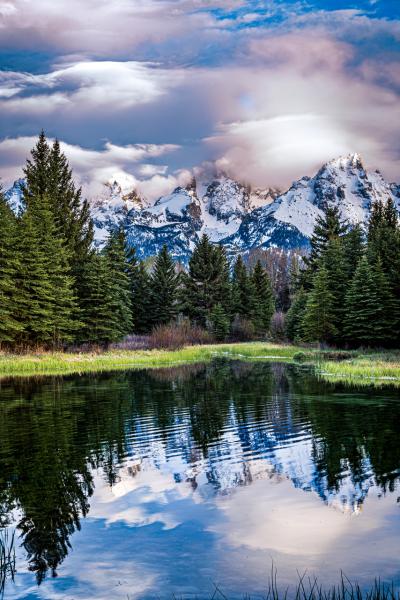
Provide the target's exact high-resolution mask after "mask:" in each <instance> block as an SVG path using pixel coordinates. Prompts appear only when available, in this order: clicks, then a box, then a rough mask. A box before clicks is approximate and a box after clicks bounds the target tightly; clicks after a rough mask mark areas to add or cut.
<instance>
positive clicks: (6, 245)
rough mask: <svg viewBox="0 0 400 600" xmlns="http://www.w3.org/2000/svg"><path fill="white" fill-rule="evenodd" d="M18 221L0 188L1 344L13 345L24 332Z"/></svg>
mask: <svg viewBox="0 0 400 600" xmlns="http://www.w3.org/2000/svg"><path fill="white" fill-rule="evenodd" d="M18 235H19V232H18V231H17V220H16V218H15V216H14V214H13V212H12V210H11V209H10V208H9V206H8V205H7V203H6V201H5V199H4V196H3V194H2V191H1V189H0V345H1V344H4V343H8V344H10V343H13V342H15V340H16V337H17V335H18V334H19V333H20V332H21V331H22V329H23V324H22V323H21V321H20V320H18V305H19V303H20V297H19V295H20V292H19V287H18V285H17V283H18V274H19V273H20V269H21V264H20V254H19V252H18V249H17V240H18Z"/></svg>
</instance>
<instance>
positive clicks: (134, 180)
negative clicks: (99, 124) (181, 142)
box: [0, 137, 188, 200]
mask: <svg viewBox="0 0 400 600" xmlns="http://www.w3.org/2000/svg"><path fill="white" fill-rule="evenodd" d="M35 143H36V138H34V137H20V138H14V139H5V140H3V141H1V142H0V165H1V166H0V176H1V178H2V179H3V181H4V184H5V186H8V185H10V184H11V183H12V181H13V180H15V179H17V178H19V177H21V176H22V166H23V165H24V164H25V160H26V158H27V157H28V156H29V153H30V150H31V148H32V147H33V146H34V145H35ZM61 148H62V150H63V151H64V152H65V154H66V156H67V158H68V160H69V162H70V164H71V167H72V169H73V172H74V176H75V178H76V181H77V183H79V184H80V185H83V188H84V193H85V195H87V196H88V197H89V198H93V197H96V196H97V195H99V194H102V193H103V191H104V184H105V183H107V182H110V181H111V182H112V181H114V180H116V181H118V183H119V184H120V185H121V186H122V188H123V190H124V191H126V192H128V191H131V190H132V189H133V188H135V189H137V190H138V191H139V192H140V193H142V194H143V195H145V196H146V197H148V198H149V199H150V200H154V199H156V198H157V197H158V196H159V195H161V194H163V193H167V192H169V191H171V189H172V188H173V187H176V186H177V185H179V184H180V183H181V182H183V181H184V180H186V179H187V178H188V176H187V175H185V174H182V173H178V174H177V175H176V176H174V175H168V174H166V167H165V166H162V167H157V165H150V164H148V162H147V161H148V160H150V159H152V158H157V157H160V156H164V155H165V154H169V153H170V152H174V151H176V150H177V149H178V146H176V145H174V144H161V145H157V144H135V145H129V146H117V145H115V144H111V143H109V142H107V143H105V145H104V148H103V149H102V150H90V149H87V148H81V147H80V146H74V145H72V144H66V143H64V142H61ZM142 161H145V163H144V165H142ZM144 166H146V168H145V169H143V167H144ZM150 167H153V168H152V169H151V168H150ZM160 171H161V172H160Z"/></svg>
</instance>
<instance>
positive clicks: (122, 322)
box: [104, 229, 132, 339]
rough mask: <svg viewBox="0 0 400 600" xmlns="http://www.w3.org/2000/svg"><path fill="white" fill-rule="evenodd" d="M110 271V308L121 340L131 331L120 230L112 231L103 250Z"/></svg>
mask: <svg viewBox="0 0 400 600" xmlns="http://www.w3.org/2000/svg"><path fill="white" fill-rule="evenodd" d="M104 254H105V256H106V258H107V261H108V267H109V271H110V282H109V285H110V286H111V290H112V293H111V296H112V307H113V312H114V320H115V324H116V327H115V334H116V338H117V339H122V338H123V337H124V336H125V335H127V334H128V333H130V332H131V331H132V304H131V286H130V279H129V269H130V267H129V262H128V256H127V250H126V240H125V234H124V232H123V230H122V229H119V230H116V231H112V232H111V233H110V235H109V238H108V240H107V244H106V246H105V248H104Z"/></svg>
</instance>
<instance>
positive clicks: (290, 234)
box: [6, 154, 400, 262]
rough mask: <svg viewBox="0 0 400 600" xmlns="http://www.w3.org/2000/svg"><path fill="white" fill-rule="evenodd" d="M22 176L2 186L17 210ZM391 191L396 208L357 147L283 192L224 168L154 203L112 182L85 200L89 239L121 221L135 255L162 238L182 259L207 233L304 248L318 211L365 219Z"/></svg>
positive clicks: (396, 193)
mask: <svg viewBox="0 0 400 600" xmlns="http://www.w3.org/2000/svg"><path fill="white" fill-rule="evenodd" d="M21 183H22V182H21V180H20V181H18V182H16V183H15V184H14V186H13V187H12V188H11V189H10V190H9V191H8V192H7V193H6V197H7V200H8V201H9V203H10V205H11V206H12V207H13V209H14V210H16V211H17V210H20V206H21V204H20V197H21ZM388 198H392V199H393V201H394V202H395V204H396V206H397V208H398V210H399V212H400V185H398V184H393V183H392V184H390V183H387V182H386V181H385V180H384V179H383V177H382V175H381V174H380V173H379V171H369V170H367V169H366V168H365V167H364V165H363V162H362V160H361V157H360V156H359V155H358V154H351V155H348V156H346V157H340V158H337V159H334V160H331V161H329V162H328V163H326V164H325V165H323V166H322V167H321V169H320V170H319V171H318V173H316V175H315V176H314V177H303V178H302V179H299V180H298V181H295V182H294V183H293V184H292V186H291V187H290V188H289V190H287V191H286V192H284V193H281V192H280V191H279V190H277V189H274V188H268V189H265V190H262V189H251V187H250V186H249V185H244V184H242V183H239V182H238V181H235V180H234V179H231V178H229V177H228V176H226V175H221V176H219V177H215V178H213V179H212V180H211V181H203V180H197V181H196V180H195V179H192V181H191V182H190V183H189V184H188V185H187V186H186V187H185V188H182V187H178V188H176V189H175V190H174V191H173V192H172V193H170V194H168V195H166V196H162V197H161V198H159V199H158V200H157V201H156V202H155V203H154V204H153V205H150V204H149V203H147V202H146V201H145V200H144V199H142V198H140V197H139V196H138V195H137V193H136V192H135V191H132V192H131V193H130V194H124V193H123V191H122V189H121V187H120V186H119V185H118V183H117V182H112V183H109V184H107V185H106V186H105V190H104V194H103V195H102V196H101V197H99V198H96V199H95V200H94V201H92V217H93V221H94V225H95V240H96V245H97V246H99V247H101V246H102V245H103V244H104V242H105V240H106V238H107V235H108V231H109V229H110V228H111V229H112V228H115V227H120V226H123V227H124V228H125V230H126V233H127V239H128V241H129V243H130V244H131V245H133V246H135V247H136V249H137V253H138V256H139V257H141V258H146V257H148V256H152V255H154V254H156V253H157V252H159V250H160V249H161V247H162V246H163V244H167V246H168V248H169V250H170V252H171V254H172V255H173V257H174V258H175V259H176V260H180V261H182V262H187V260H188V258H189V257H190V254H191V252H192V251H193V248H194V245H195V243H196V241H197V240H198V239H199V237H200V236H201V235H202V234H203V233H206V234H207V235H208V236H209V237H210V239H211V240H212V241H213V242H216V243H219V244H222V245H224V246H225V247H226V249H227V251H228V252H229V253H230V254H235V253H237V252H246V251H248V250H250V249H252V248H257V247H262V248H267V247H269V246H275V247H282V248H285V249H292V248H302V247H303V248H306V247H307V246H308V245H309V239H310V237H311V235H312V231H313V228H314V225H315V222H316V219H317V217H318V216H320V215H322V214H323V213H324V211H325V210H326V208H327V207H328V206H333V205H334V206H338V207H339V210H340V212H341V215H342V217H343V219H346V220H347V221H348V222H349V223H350V224H356V223H362V224H366V223H367V221H368V217H369V214H370V210H371V206H372V204H373V202H374V201H376V200H382V201H386V200H387V199H388Z"/></svg>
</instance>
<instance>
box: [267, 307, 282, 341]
mask: <svg viewBox="0 0 400 600" xmlns="http://www.w3.org/2000/svg"><path fill="white" fill-rule="evenodd" d="M270 331H271V337H272V339H273V340H277V341H282V340H284V339H285V337H286V335H285V315H284V313H283V312H276V313H274V314H273V315H272V319H271V325H270Z"/></svg>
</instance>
